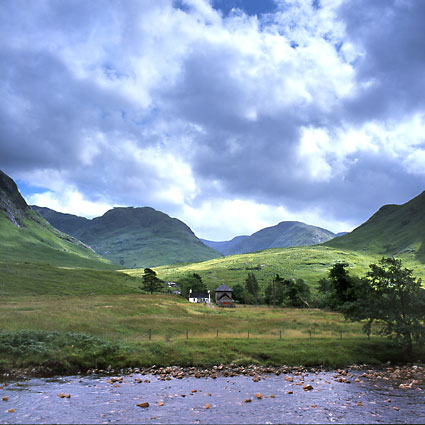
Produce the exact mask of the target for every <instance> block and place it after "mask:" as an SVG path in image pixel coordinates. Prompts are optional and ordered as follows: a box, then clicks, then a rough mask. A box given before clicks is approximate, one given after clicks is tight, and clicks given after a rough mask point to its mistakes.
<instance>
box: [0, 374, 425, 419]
mask: <svg viewBox="0 0 425 425" xmlns="http://www.w3.org/2000/svg"><path fill="white" fill-rule="evenodd" d="M354 374H355V375H360V374H361V372H355V373H354ZM285 377H286V378H287V379H289V378H290V377H292V378H293V382H289V381H288V380H285ZM354 378H355V377H353V378H351V383H350V384H347V383H342V382H337V381H336V380H335V378H334V372H320V373H309V374H304V377H303V376H302V375H294V374H288V375H286V374H284V375H280V376H276V375H262V376H261V380H260V381H259V382H253V380H252V377H249V376H236V377H232V378H229V377H218V378H217V379H211V378H200V379H196V378H184V379H182V380H178V379H171V380H169V381H160V380H158V378H157V377H156V376H152V375H144V376H142V375H138V374H134V375H132V376H130V375H128V376H123V381H122V383H116V382H114V383H111V382H110V377H109V376H106V377H105V376H101V377H99V376H86V377H79V376H71V377H65V378H56V379H30V380H27V381H20V382H9V383H8V384H7V385H6V386H4V387H3V388H2V389H0V400H1V399H2V398H3V397H8V400H7V401H0V403H1V404H0V423H58V424H59V423H105V424H109V423H128V424H134V423H143V424H156V423H167V424H168V423H184V424H189V423H195V424H197V423H201V424H204V423H217V424H221V423H227V424H245V423H299V424H301V423H425V404H424V402H425V400H424V391H423V390H422V389H421V388H420V387H416V388H410V389H400V388H398V384H397V383H396V382H392V381H383V380H374V381H370V380H366V381H365V382H360V383H359V382H358V383H355V382H354ZM135 379H141V380H142V382H141V383H137V382H136V381H135ZM302 379H303V380H302ZM145 380H149V381H150V382H144V381H145ZM108 381H109V382H108ZM297 384H298V385H297ZM2 385H3V384H2ZM306 385H311V386H312V387H313V389H312V390H310V391H305V390H304V389H303V388H304V386H306ZM291 391H292V392H293V394H289V393H288V392H291ZM60 393H65V394H70V396H71V397H70V398H60V397H58V394H60ZM256 394H261V397H262V398H257V396H256ZM247 399H251V400H252V401H251V402H245V400H247ZM142 402H148V403H149V407H147V408H142V407H138V406H137V404H139V403H142ZM159 403H163V405H162V406H160V405H159ZM208 405H209V408H208ZM395 408H396V409H399V410H396V409H395ZM9 409H15V411H14V412H10V413H9V412H8V410H9Z"/></svg>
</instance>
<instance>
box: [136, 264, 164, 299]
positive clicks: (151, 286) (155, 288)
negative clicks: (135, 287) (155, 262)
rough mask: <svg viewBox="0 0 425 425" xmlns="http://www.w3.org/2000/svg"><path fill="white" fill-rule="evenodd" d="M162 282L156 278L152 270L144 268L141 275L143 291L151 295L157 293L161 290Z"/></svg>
mask: <svg viewBox="0 0 425 425" xmlns="http://www.w3.org/2000/svg"><path fill="white" fill-rule="evenodd" d="M162 283H163V282H162V280H161V279H159V278H158V277H157V276H156V272H154V271H153V270H152V269H149V268H146V269H145V270H144V274H143V287H142V288H141V289H143V290H144V291H148V292H150V293H151V294H153V293H154V292H159V291H160V290H161V289H162Z"/></svg>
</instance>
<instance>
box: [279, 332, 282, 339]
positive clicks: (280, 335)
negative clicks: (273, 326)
mask: <svg viewBox="0 0 425 425" xmlns="http://www.w3.org/2000/svg"><path fill="white" fill-rule="evenodd" d="M279 336H280V338H279V339H282V330H280V335H279Z"/></svg>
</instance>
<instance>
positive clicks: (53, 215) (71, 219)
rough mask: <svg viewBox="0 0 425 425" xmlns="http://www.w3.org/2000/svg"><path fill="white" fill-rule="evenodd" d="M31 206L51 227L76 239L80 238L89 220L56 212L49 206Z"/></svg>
mask: <svg viewBox="0 0 425 425" xmlns="http://www.w3.org/2000/svg"><path fill="white" fill-rule="evenodd" d="M31 208H32V209H33V210H34V211H37V212H38V213H39V214H40V215H41V216H43V217H44V218H45V219H46V220H47V221H48V222H49V223H50V224H51V225H52V226H53V227H55V228H56V229H60V230H61V231H62V232H64V233H67V234H68V235H72V236H74V237H75V238H77V239H80V235H81V233H82V232H84V228H85V227H86V226H87V225H88V224H89V223H90V220H88V219H87V218H85V217H78V216H76V215H73V214H64V213H58V212H56V211H55V210H51V209H50V208H46V207H38V206H37V205H31Z"/></svg>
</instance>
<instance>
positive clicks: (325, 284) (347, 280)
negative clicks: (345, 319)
mask: <svg viewBox="0 0 425 425" xmlns="http://www.w3.org/2000/svg"><path fill="white" fill-rule="evenodd" d="M348 267H349V265H348V264H347V263H336V264H334V265H333V266H332V268H331V269H330V270H329V277H328V279H325V278H323V279H320V280H319V293H320V294H321V296H322V303H323V306H324V307H329V308H330V309H331V310H334V311H339V310H340V309H341V306H342V305H344V304H345V303H347V302H353V301H355V300H356V287H357V286H358V285H359V282H358V278H356V277H352V276H350V274H349V273H348V270H347V268H348Z"/></svg>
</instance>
